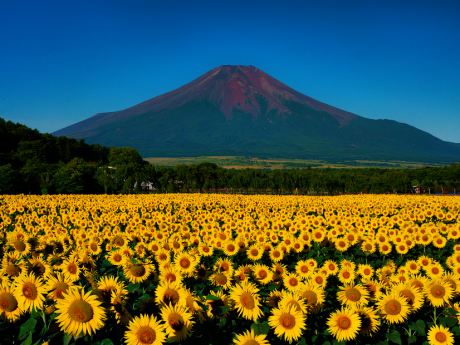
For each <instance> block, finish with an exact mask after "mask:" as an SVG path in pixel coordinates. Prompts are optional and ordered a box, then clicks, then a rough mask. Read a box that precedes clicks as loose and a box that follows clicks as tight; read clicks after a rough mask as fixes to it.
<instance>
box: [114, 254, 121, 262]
mask: <svg viewBox="0 0 460 345" xmlns="http://www.w3.org/2000/svg"><path fill="white" fill-rule="evenodd" d="M113 261H115V262H120V261H121V255H120V254H115V255H114V256H113Z"/></svg>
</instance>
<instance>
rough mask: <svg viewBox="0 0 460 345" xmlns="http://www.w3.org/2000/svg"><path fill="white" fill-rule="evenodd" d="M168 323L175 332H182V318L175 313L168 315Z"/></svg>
mask: <svg viewBox="0 0 460 345" xmlns="http://www.w3.org/2000/svg"><path fill="white" fill-rule="evenodd" d="M168 323H169V325H170V326H171V328H172V329H173V330H174V331H176V332H179V331H181V330H182V328H184V320H183V319H182V316H180V315H179V314H177V313H174V314H171V315H169V317H168Z"/></svg>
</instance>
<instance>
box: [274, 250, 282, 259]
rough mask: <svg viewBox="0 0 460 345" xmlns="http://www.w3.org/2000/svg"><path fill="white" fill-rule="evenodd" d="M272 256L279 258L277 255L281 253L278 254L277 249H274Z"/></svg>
mask: <svg viewBox="0 0 460 345" xmlns="http://www.w3.org/2000/svg"><path fill="white" fill-rule="evenodd" d="M273 256H274V257H275V258H279V257H280V256H281V254H280V252H279V251H277V250H275V251H273Z"/></svg>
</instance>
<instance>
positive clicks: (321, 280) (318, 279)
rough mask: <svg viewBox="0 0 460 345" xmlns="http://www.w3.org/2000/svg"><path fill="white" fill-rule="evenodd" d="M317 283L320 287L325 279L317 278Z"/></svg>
mask: <svg viewBox="0 0 460 345" xmlns="http://www.w3.org/2000/svg"><path fill="white" fill-rule="evenodd" d="M315 282H316V283H317V284H319V285H321V284H322V283H323V278H322V277H316V278H315Z"/></svg>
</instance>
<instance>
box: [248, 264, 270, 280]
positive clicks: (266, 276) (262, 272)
mask: <svg viewBox="0 0 460 345" xmlns="http://www.w3.org/2000/svg"><path fill="white" fill-rule="evenodd" d="M252 270H253V272H254V276H255V279H256V281H257V282H259V283H260V284H262V285H266V284H268V283H270V282H271V281H272V278H273V272H272V271H271V270H270V268H269V267H268V266H265V265H259V264H257V265H254V266H253V268H252Z"/></svg>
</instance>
